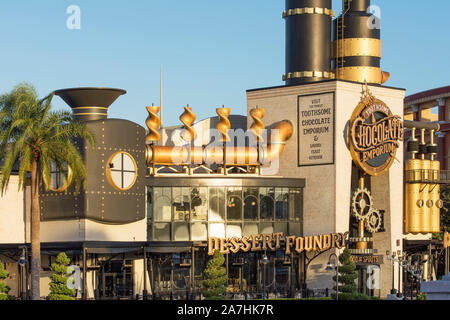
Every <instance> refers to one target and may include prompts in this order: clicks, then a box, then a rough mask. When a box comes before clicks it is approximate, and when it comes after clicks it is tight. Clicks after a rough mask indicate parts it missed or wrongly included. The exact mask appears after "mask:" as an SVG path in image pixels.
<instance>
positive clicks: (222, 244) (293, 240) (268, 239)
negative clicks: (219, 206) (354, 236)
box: [208, 232, 348, 256]
mask: <svg viewBox="0 0 450 320" xmlns="http://www.w3.org/2000/svg"><path fill="white" fill-rule="evenodd" d="M347 238H348V232H346V233H332V234H325V235H320V236H309V237H297V236H284V233H283V232H278V233H271V234H257V235H253V236H244V237H242V238H239V237H232V238H216V237H209V238H208V254H209V255H210V256H212V255H213V254H214V252H215V251H216V250H219V251H220V252H221V253H223V254H231V253H239V252H240V251H242V252H249V251H252V252H255V251H266V250H269V251H276V250H278V249H280V248H281V246H282V243H283V246H284V250H285V252H286V254H291V253H292V252H293V251H295V252H297V253H302V252H311V251H314V252H321V251H326V250H329V249H332V248H338V249H342V248H344V247H345V245H346V240H347ZM283 240H284V241H283Z"/></svg>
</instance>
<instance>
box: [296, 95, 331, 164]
mask: <svg viewBox="0 0 450 320" xmlns="http://www.w3.org/2000/svg"><path fill="white" fill-rule="evenodd" d="M333 163H334V93H333V92H331V93H324V94H315V95H308V96H300V97H298V165H299V166H300V167H301V166H312V165H326V164H333Z"/></svg>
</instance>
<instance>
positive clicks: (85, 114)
mask: <svg viewBox="0 0 450 320" xmlns="http://www.w3.org/2000/svg"><path fill="white" fill-rule="evenodd" d="M73 115H74V116H90V115H98V116H107V115H108V114H107V113H99V112H90V113H74V114H73Z"/></svg>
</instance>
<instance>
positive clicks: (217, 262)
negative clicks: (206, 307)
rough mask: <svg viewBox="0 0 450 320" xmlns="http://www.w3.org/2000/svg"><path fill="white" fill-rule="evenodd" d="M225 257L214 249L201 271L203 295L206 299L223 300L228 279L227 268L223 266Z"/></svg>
mask: <svg viewBox="0 0 450 320" xmlns="http://www.w3.org/2000/svg"><path fill="white" fill-rule="evenodd" d="M224 263H225V258H224V257H223V254H222V253H221V252H220V251H217V250H216V251H215V252H214V256H213V258H212V259H211V260H209V262H208V264H207V266H206V269H205V271H204V273H203V275H204V280H203V296H204V297H205V299H206V300H225V299H226V295H227V294H226V292H227V289H226V283H227V280H228V276H227V270H226V269H225V268H224V267H223V264H224Z"/></svg>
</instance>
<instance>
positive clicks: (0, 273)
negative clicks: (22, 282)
mask: <svg viewBox="0 0 450 320" xmlns="http://www.w3.org/2000/svg"><path fill="white" fill-rule="evenodd" d="M8 277H9V272H8V271H6V270H5V267H4V266H3V263H1V262H0V300H14V299H15V298H14V296H11V295H9V294H8V293H9V291H10V290H11V288H10V287H9V286H7V285H6V283H4V282H3V281H2V280H5V279H6V278H8Z"/></svg>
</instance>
